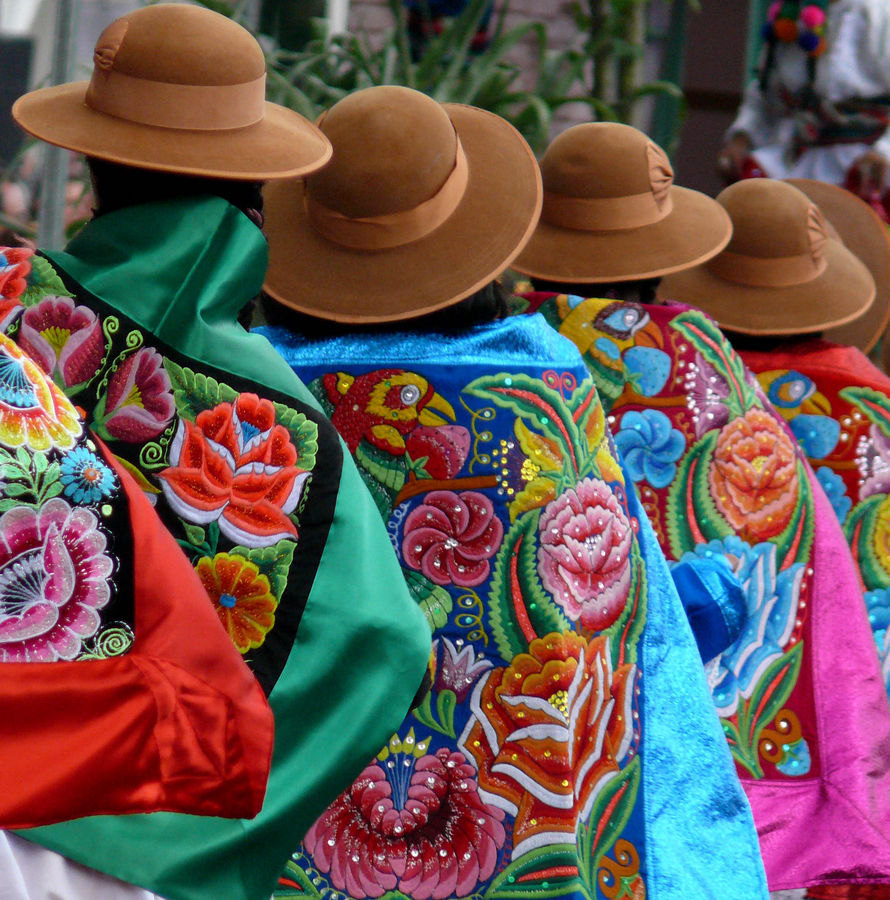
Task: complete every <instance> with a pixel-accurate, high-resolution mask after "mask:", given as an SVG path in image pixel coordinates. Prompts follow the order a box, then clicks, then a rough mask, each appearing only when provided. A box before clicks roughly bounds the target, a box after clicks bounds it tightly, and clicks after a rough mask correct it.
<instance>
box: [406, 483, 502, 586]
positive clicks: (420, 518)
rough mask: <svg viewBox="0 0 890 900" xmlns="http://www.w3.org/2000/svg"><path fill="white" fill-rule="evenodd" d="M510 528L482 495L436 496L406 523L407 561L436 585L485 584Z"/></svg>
mask: <svg viewBox="0 0 890 900" xmlns="http://www.w3.org/2000/svg"><path fill="white" fill-rule="evenodd" d="M503 536H504V526H503V525H502V524H501V520H500V519H499V518H498V517H497V516H496V515H495V514H494V506H493V505H492V503H491V500H489V499H488V497H486V496H485V495H484V494H480V493H478V492H477V491H464V492H463V493H460V494H457V493H455V492H454V491H430V492H429V493H428V494H427V495H426V497H425V498H424V502H423V503H421V504H420V506H418V507H416V508H415V509H413V510H412V511H411V512H410V513H409V514H408V517H407V518H406V519H405V530H404V537H403V539H402V557H403V558H404V560H405V562H406V563H407V564H408V565H409V566H411V568H412V569H419V570H420V571H421V572H423V574H424V575H426V577H427V578H429V579H430V581H433V582H435V583H436V584H456V585H458V586H459V587H474V586H475V585H477V584H482V582H483V581H485V579H486V578H488V573H489V572H490V571H491V566H490V564H489V562H488V560H489V559H491V557H492V556H494V554H495V553H497V551H498V547H499V546H500V543H501V539H502V538H503Z"/></svg>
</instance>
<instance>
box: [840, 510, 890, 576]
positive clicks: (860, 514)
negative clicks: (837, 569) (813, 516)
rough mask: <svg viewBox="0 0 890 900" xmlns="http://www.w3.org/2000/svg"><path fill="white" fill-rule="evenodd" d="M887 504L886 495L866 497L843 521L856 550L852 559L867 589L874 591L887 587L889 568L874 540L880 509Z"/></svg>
mask: <svg viewBox="0 0 890 900" xmlns="http://www.w3.org/2000/svg"><path fill="white" fill-rule="evenodd" d="M886 503H887V495H886V494H875V495H873V496H871V497H867V498H866V499H865V500H863V501H862V502H861V503H858V504H857V505H856V506H854V507H853V510H852V511H851V513H850V515H849V516H847V521H846V522H844V534H845V535H846V538H847V543H848V544H849V545H850V549H851V550H852V551H853V559H854V560H855V562H856V566H857V568H858V569H859V573H860V575H861V576H862V580H863V582H864V583H865V587H866V590H869V591H874V590H879V589H881V588H884V587H886V586H887V581H888V579H890V571H888V569H887V567H886V566H885V564H884V561H883V560H882V559H881V557H880V556H878V554H877V553H876V552H875V543H874V541H873V540H872V538H873V536H874V532H875V528H876V527H877V525H878V523H879V521H880V518H881V515H882V510H881V508H882V507H883V506H884V505H885V504H886Z"/></svg>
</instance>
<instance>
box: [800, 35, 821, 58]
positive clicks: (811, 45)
mask: <svg viewBox="0 0 890 900" xmlns="http://www.w3.org/2000/svg"><path fill="white" fill-rule="evenodd" d="M797 43H798V44H799V45H800V46H801V48H802V49H804V50H806V51H807V53H812V52H813V51H814V50H815V49H816V48H817V47H818V46H819V35H818V34H814V33H813V32H812V31H805V32H804V33H803V34H802V35H800V37H799V38H798V39H797Z"/></svg>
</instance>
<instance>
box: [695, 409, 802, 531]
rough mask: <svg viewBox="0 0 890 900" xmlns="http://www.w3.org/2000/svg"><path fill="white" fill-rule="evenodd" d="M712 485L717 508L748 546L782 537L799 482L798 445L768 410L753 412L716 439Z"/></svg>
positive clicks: (795, 498)
mask: <svg viewBox="0 0 890 900" xmlns="http://www.w3.org/2000/svg"><path fill="white" fill-rule="evenodd" d="M708 484H709V486H710V489H711V494H712V496H713V498H714V501H715V503H716V504H717V509H718V510H720V512H721V513H722V515H723V516H724V517H725V518H726V520H727V521H728V522H729V524H730V525H732V527H733V528H734V529H735V530H736V532H737V533H738V535H739V536H740V537H742V538H743V539H744V540H746V541H748V543H751V544H754V543H757V542H758V541H765V540H768V539H769V538H771V537H775V536H776V535H777V534H780V533H781V532H782V530H783V529H784V528H785V527H786V526H787V525H788V523H789V522H790V521H791V516H792V515H793V513H794V509H795V506H796V505H797V498H798V494H799V484H798V478H797V456H796V454H795V452H794V444H793V443H792V441H791V438H790V437H788V434H787V433H786V432H785V430H784V429H783V428H782V426H781V425H780V424H779V423H778V422H777V421H776V419H774V418H773V416H771V415H770V414H769V413H768V412H766V411H765V410H763V409H757V408H753V409H749V410H748V411H747V412H746V413H745V414H744V416H741V417H739V418H737V419H733V421H731V422H730V423H729V424H727V425H725V426H724V427H723V428H722V429H721V430H720V434H719V436H718V438H717V446H716V448H715V451H714V460H713V463H712V465H711V470H710V472H709V473H708Z"/></svg>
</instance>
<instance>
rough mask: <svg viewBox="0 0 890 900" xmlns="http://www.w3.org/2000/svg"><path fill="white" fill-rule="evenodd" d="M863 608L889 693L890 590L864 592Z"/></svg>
mask: <svg viewBox="0 0 890 900" xmlns="http://www.w3.org/2000/svg"><path fill="white" fill-rule="evenodd" d="M865 606H866V608H867V609H868V623H869V625H871V630H872V634H873V635H874V638H875V645H876V647H877V648H878V659H879V660H880V662H881V672H882V673H883V676H884V684H885V685H886V686H887V690H888V691H890V588H882V589H881V590H877V591H866V593H865Z"/></svg>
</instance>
